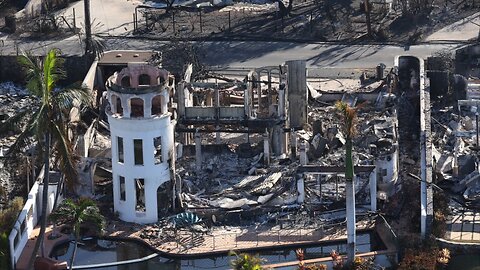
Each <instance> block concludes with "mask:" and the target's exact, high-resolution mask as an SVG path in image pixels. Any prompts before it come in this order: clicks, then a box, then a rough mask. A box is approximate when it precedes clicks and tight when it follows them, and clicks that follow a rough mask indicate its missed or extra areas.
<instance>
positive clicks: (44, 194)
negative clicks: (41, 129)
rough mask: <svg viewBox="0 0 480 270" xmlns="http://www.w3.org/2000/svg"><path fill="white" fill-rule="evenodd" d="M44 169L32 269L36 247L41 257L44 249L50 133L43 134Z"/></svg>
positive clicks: (31, 260) (29, 262)
mask: <svg viewBox="0 0 480 270" xmlns="http://www.w3.org/2000/svg"><path fill="white" fill-rule="evenodd" d="M44 159H45V160H44V162H45V169H44V173H43V190H42V216H41V217H40V232H39V234H38V237H37V241H35V247H34V248H33V252H32V255H31V257H30V260H29V261H28V268H27V269H33V264H34V263H35V258H36V257H37V253H38V249H39V248H40V246H41V247H42V257H45V250H44V248H43V240H44V238H45V231H46V229H47V206H48V184H49V182H50V133H48V132H47V134H45V157H44Z"/></svg>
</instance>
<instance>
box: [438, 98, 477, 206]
mask: <svg viewBox="0 0 480 270" xmlns="http://www.w3.org/2000/svg"><path fill="white" fill-rule="evenodd" d="M466 109H469V110H466ZM475 111H476V108H474V107H472V108H460V110H455V109H454V107H446V108H442V109H440V110H437V111H434V112H433V113H432V114H433V115H434V116H433V119H434V121H433V126H434V128H433V129H432V130H434V131H435V132H434V138H433V145H434V149H433V156H434V162H435V164H434V169H435V172H436V177H437V182H441V181H443V180H446V181H447V182H441V183H442V184H443V185H444V186H446V187H447V188H450V189H451V191H452V192H453V193H455V194H458V195H460V196H461V197H463V199H464V200H465V201H466V203H467V204H471V205H476V206H480V173H479V168H478V150H479V149H478V147H477V134H476V132H475V131H476V128H477V127H476V124H475V121H476V119H475Z"/></svg>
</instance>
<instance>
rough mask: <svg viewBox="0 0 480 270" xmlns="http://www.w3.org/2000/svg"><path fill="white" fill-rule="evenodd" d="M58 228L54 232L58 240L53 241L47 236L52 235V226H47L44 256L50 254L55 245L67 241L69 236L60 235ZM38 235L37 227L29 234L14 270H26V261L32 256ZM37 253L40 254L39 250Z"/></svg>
mask: <svg viewBox="0 0 480 270" xmlns="http://www.w3.org/2000/svg"><path fill="white" fill-rule="evenodd" d="M59 229H60V228H56V229H55V232H56V233H57V235H58V238H55V239H49V236H50V235H51V234H52V233H53V226H52V225H49V226H48V227H47V229H46V231H45V238H44V239H45V240H44V248H45V254H46V255H47V256H48V254H50V252H52V249H53V248H54V247H55V245H57V244H58V243H61V242H64V241H68V239H69V236H68V235H65V234H62V233H61V232H60V231H59ZM39 233H40V227H39V226H37V227H35V229H33V231H32V233H31V234H30V237H29V239H28V241H27V244H26V245H25V248H24V249H23V251H22V254H21V255H20V258H19V259H18V262H17V266H16V269H17V270H27V267H28V260H29V259H30V256H31V255H32V252H33V248H34V247H35V242H36V241H37V237H38V234H39ZM38 253H39V254H40V253H41V249H40V250H39V251H38Z"/></svg>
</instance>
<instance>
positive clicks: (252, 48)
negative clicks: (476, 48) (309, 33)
mask: <svg viewBox="0 0 480 270" xmlns="http://www.w3.org/2000/svg"><path fill="white" fill-rule="evenodd" d="M16 44H18V45H15V44H14V42H13V41H12V40H9V39H6V40H4V43H3V44H2V43H1V42H0V54H3V55H8V54H15V52H16V47H15V46H18V47H19V48H21V49H24V50H32V51H33V52H34V53H35V54H39V55H43V54H45V52H46V51H47V50H48V49H49V48H51V47H58V48H61V49H62V51H63V52H64V54H66V55H80V54H81V53H82V46H81V44H80V43H79V39H78V38H77V37H75V36H73V37H70V38H67V39H64V40H56V41H55V40H53V41H46V42H33V41H27V40H23V41H18V42H17V43H16ZM198 44H199V46H201V47H202V48H203V51H204V52H205V59H204V60H205V62H206V63H207V64H208V65H211V66H221V67H235V68H238V67H248V68H251V67H261V66H268V65H279V64H281V63H284V62H285V61H287V60H297V59H305V60H307V66H308V67H309V68H316V67H337V68H366V67H375V66H376V65H377V64H379V63H384V64H386V65H387V67H391V66H392V65H393V59H394V57H395V56H396V55H415V56H420V57H423V58H426V57H427V56H429V55H431V54H432V53H434V52H436V51H439V50H442V49H448V50H452V51H453V50H454V49H456V48H459V47H461V46H464V45H460V44H425V45H415V46H411V47H409V48H405V47H401V46H395V45H341V44H340V45H339V44H299V43H292V42H258V41H257V42H253V41H217V42H213V41H212V42H202V43H198ZM106 45H107V48H108V49H110V50H114V49H142V50H159V51H161V50H162V48H163V46H169V44H168V43H167V42H160V41H152V40H140V39H131V38H108V39H107V40H106Z"/></svg>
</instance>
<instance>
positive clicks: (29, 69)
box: [17, 52, 44, 98]
mask: <svg viewBox="0 0 480 270" xmlns="http://www.w3.org/2000/svg"><path fill="white" fill-rule="evenodd" d="M17 61H18V63H19V64H20V66H22V68H23V69H24V71H25V75H26V81H27V85H26V86H27V90H28V91H29V92H30V94H32V95H33V96H36V97H38V98H42V97H43V89H44V87H43V74H42V63H41V61H40V60H39V59H38V58H37V57H34V56H33V55H32V54H31V53H30V52H22V55H20V56H18V57H17Z"/></svg>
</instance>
